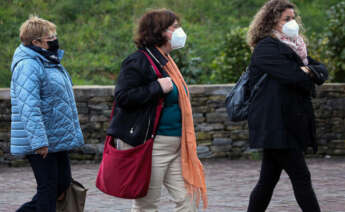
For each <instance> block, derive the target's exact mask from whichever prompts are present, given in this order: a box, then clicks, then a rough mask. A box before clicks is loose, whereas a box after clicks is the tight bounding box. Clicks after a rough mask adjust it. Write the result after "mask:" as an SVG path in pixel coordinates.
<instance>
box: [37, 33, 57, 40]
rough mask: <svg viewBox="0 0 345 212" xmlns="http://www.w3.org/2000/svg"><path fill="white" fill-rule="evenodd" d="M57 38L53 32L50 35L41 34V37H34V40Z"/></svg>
mask: <svg viewBox="0 0 345 212" xmlns="http://www.w3.org/2000/svg"><path fill="white" fill-rule="evenodd" d="M56 38H57V34H53V35H50V36H47V37H46V36H42V37H39V38H36V39H35V40H42V39H45V40H53V39H56Z"/></svg>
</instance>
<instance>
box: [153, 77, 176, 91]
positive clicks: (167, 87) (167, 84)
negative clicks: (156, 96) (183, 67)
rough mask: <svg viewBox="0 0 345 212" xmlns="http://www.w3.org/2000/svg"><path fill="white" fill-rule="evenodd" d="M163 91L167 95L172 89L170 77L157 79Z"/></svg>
mask: <svg viewBox="0 0 345 212" xmlns="http://www.w3.org/2000/svg"><path fill="white" fill-rule="evenodd" d="M157 81H158V82H159V84H160V86H161V88H162V90H163V93H169V92H170V91H171V90H172V89H173V84H172V81H171V78H170V77H164V78H159V79H158V80H157Z"/></svg>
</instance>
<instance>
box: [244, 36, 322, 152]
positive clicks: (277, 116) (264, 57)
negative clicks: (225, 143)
mask: <svg viewBox="0 0 345 212" xmlns="http://www.w3.org/2000/svg"><path fill="white" fill-rule="evenodd" d="M308 60H309V65H311V66H312V67H313V68H315V69H318V70H321V69H322V70H323V71H325V70H326V67H325V66H324V65H322V64H320V63H318V62H316V61H314V60H313V59H311V58H310V57H308ZM301 66H304V64H303V62H302V60H301V59H300V57H299V56H298V55H297V54H296V53H295V52H294V51H293V50H292V49H291V48H290V47H288V46H287V45H286V44H284V43H282V42H281V41H279V40H277V39H275V38H272V37H266V38H264V39H262V40H261V41H260V42H259V43H258V44H257V45H256V47H255V49H254V52H253V55H252V58H251V63H250V66H249V69H250V85H253V84H254V83H255V82H256V81H257V80H258V78H259V77H260V76H262V75H263V74H264V73H268V77H267V78H266V80H265V81H264V82H263V85H262V87H261V89H260V90H259V92H258V93H257V95H256V96H255V98H254V99H253V101H252V103H251V104H250V106H249V113H248V125H249V142H250V147H251V148H272V149H286V148H294V149H300V150H305V149H306V148H307V147H308V146H312V147H313V149H314V151H317V144H316V141H315V120H314V111H313V106H312V102H311V97H312V93H313V92H314V89H315V88H314V82H313V80H312V78H311V77H310V76H309V75H307V74H306V73H304V72H303V71H302V70H301V69H300V67H301Z"/></svg>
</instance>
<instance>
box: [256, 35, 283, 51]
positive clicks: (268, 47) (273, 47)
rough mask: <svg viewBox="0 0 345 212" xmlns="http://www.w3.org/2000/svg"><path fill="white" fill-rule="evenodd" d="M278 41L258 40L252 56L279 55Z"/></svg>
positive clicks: (267, 38) (271, 39)
mask: <svg viewBox="0 0 345 212" xmlns="http://www.w3.org/2000/svg"><path fill="white" fill-rule="evenodd" d="M280 48H281V47H280V41H278V40H277V39H275V38H273V37H270V36H268V37H265V38H263V39H262V40H260V41H259V42H258V43H257V45H256V46H255V48H254V51H253V55H262V54H265V55H266V54H269V55H272V54H273V55H279V54H280Z"/></svg>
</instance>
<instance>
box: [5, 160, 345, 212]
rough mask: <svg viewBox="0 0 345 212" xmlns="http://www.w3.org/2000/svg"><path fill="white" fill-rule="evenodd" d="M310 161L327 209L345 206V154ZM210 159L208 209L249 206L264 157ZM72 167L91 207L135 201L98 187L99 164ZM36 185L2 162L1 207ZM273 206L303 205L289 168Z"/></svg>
mask: <svg viewBox="0 0 345 212" xmlns="http://www.w3.org/2000/svg"><path fill="white" fill-rule="evenodd" d="M308 164H309V167H310V170H311V174H312V180H313V185H314V188H315V191H316V194H317V196H318V199H319V201H320V205H321V208H322V211H323V212H345V159H311V160H308ZM204 165H205V169H206V172H207V173H206V174H207V176H206V179H207V186H208V196H209V208H208V209H207V210H205V211H207V212H225V211H226V212H243V211H246V207H247V204H248V196H249V194H250V191H251V189H252V188H253V187H254V185H255V183H256V181H257V178H258V174H259V166H260V162H258V161H245V160H235V161H231V160H226V159H219V160H212V161H206V162H204ZM72 169H73V175H74V178H75V179H77V180H79V181H80V182H82V183H83V184H84V185H86V186H87V187H88V188H89V191H88V194H87V200H86V209H85V211H86V212H115V211H123V212H126V211H129V209H130V205H131V201H129V200H122V199H116V198H113V197H111V196H107V195H105V194H103V193H101V192H100V191H98V190H97V189H96V188H95V186H94V182H95V178H96V173H97V170H98V165H73V167H72ZM35 186H36V184H35V180H34V177H33V174H32V171H31V169H30V168H29V167H24V168H4V167H2V168H0V211H1V212H12V211H15V209H16V208H18V207H19V205H20V204H22V203H24V202H25V201H27V200H29V199H30V198H31V197H32V195H33V194H34V192H35ZM160 206H161V207H160V211H162V212H170V211H173V207H174V205H173V203H172V202H171V201H170V200H169V197H168V195H167V193H166V191H165V190H164V192H163V196H162V199H161V204H160ZM200 211H202V210H200ZM267 211H269V212H297V211H300V209H299V208H298V206H297V203H296V201H295V198H294V196H293V191H292V188H291V184H290V181H289V178H288V177H287V175H286V174H283V175H282V176H281V180H280V182H279V183H278V185H277V187H276V190H275V193H274V195H273V198H272V201H271V203H270V206H269V209H268V210H267Z"/></svg>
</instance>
